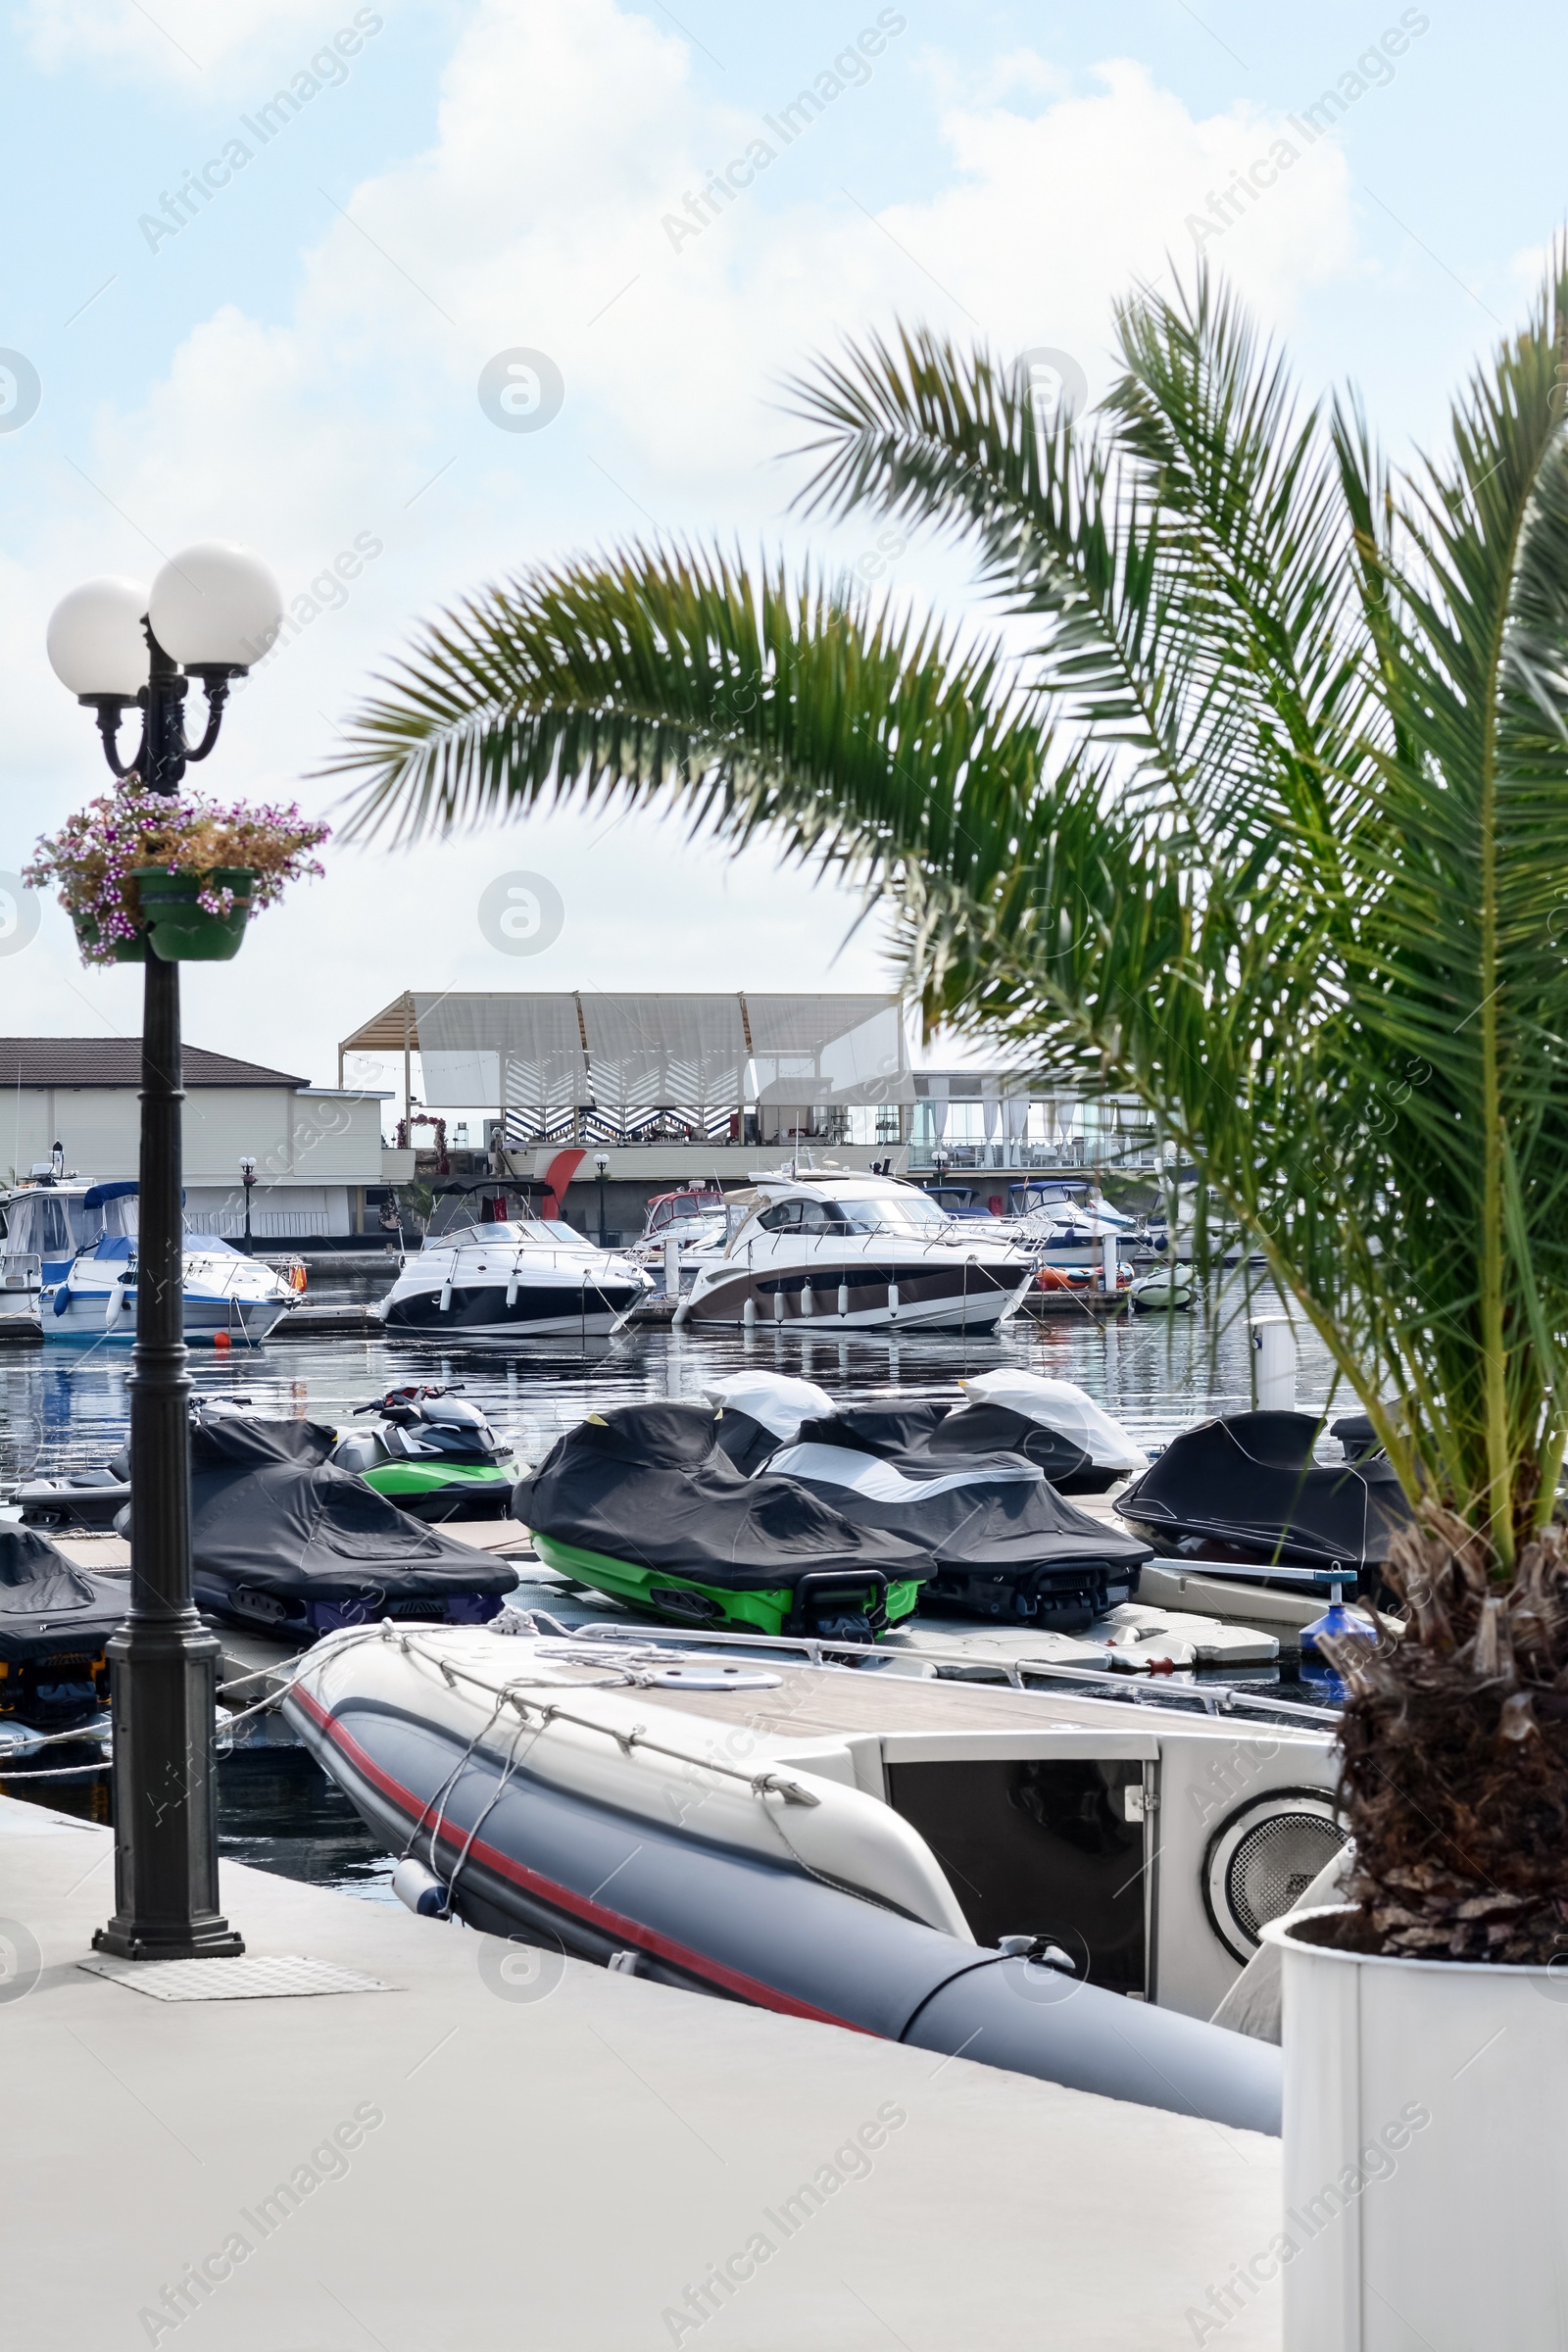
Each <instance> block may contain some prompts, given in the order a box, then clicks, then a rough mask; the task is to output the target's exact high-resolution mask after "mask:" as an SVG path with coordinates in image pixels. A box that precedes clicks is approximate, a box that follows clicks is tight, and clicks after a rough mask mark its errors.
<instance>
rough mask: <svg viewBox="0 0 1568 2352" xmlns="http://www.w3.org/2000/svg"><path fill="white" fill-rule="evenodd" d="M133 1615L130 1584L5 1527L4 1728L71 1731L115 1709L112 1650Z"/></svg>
mask: <svg viewBox="0 0 1568 2352" xmlns="http://www.w3.org/2000/svg"><path fill="white" fill-rule="evenodd" d="M129 1614H130V1588H129V1585H128V1582H127V1580H126V1579H125V1578H124V1577H114V1576H98V1575H94V1574H93V1573H92V1572H91V1571H90V1570H88V1569H86V1568H78V1567H76V1565H75V1564H74V1562H73V1561H71V1560H68V1559H67V1557H66V1555H65V1553H64V1552H63V1551H59V1550H57V1549H56V1547H55V1546H54V1544H51V1543H50V1542H49V1539H48V1537H47V1536H43V1535H40V1534H39V1533H38V1532H37V1531H36V1529H34V1528H29V1527H15V1526H11V1527H7V1526H0V1721H4V1720H6V1719H9V1718H16V1719H19V1720H21V1721H23V1722H27V1723H59V1724H61V1725H62V1726H63V1727H69V1725H70V1724H71V1723H73V1722H75V1721H77V1720H78V1719H81V1720H85V1719H88V1718H91V1717H92V1716H94V1715H96V1714H97V1713H98V1712H99V1710H100V1709H101V1708H103V1707H105V1706H107V1705H108V1703H109V1661H108V1658H107V1657H106V1656H105V1654H104V1653H105V1647H106V1644H107V1642H108V1641H109V1637H110V1635H111V1634H113V1633H115V1632H116V1631H117V1630H118V1629H119V1627H121V1626H122V1625H123V1624H124V1622H125V1619H126V1617H127V1616H128V1615H129Z"/></svg>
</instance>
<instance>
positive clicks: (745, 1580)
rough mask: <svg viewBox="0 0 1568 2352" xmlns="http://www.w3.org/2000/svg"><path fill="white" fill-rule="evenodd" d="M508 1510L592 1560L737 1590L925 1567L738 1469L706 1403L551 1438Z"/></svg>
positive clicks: (898, 1574) (804, 1497) (623, 1413)
mask: <svg viewBox="0 0 1568 2352" xmlns="http://www.w3.org/2000/svg"><path fill="white" fill-rule="evenodd" d="M512 1508H513V1513H514V1516H515V1517H516V1518H518V1519H520V1520H521V1521H522V1522H523V1524H524V1526H526V1527H529V1528H532V1529H533V1531H534V1533H535V1534H536V1535H541V1536H548V1537H554V1539H555V1540H556V1542H557V1543H558V1544H575V1545H577V1546H578V1548H579V1549H581V1550H583V1551H597V1552H598V1553H599V1554H600V1556H601V1557H602V1558H605V1559H612V1560H626V1561H630V1562H631V1563H633V1564H634V1565H635V1566H638V1567H642V1568H664V1569H668V1570H669V1571H670V1573H671V1574H672V1575H678V1576H683V1577H687V1578H689V1579H691V1580H692V1581H693V1582H694V1583H698V1584H705V1585H716V1586H718V1587H719V1588H720V1589H721V1590H727V1591H730V1592H736V1593H747V1592H766V1591H767V1590H769V1588H772V1587H777V1586H788V1585H789V1584H791V1583H792V1582H793V1580H794V1579H795V1578H796V1577H798V1576H805V1575H809V1574H814V1573H815V1572H817V1571H818V1570H821V1571H828V1572H833V1573H837V1572H839V1571H846V1572H853V1571H855V1570H857V1569H871V1570H874V1571H876V1572H877V1573H879V1574H881V1575H883V1576H886V1577H888V1578H890V1579H894V1578H899V1579H903V1578H909V1577H920V1576H923V1575H924V1574H925V1573H926V1568H927V1561H926V1557H925V1554H924V1552H923V1550H917V1549H916V1548H915V1546H914V1545H913V1544H905V1543H902V1542H901V1541H900V1540H899V1538H898V1537H896V1536H890V1535H885V1534H883V1533H882V1531H881V1530H880V1529H877V1528H872V1527H860V1526H856V1525H852V1524H851V1522H850V1521H849V1520H848V1519H846V1518H844V1517H843V1516H842V1515H841V1514H840V1513H839V1512H838V1511H836V1510H834V1509H833V1508H832V1507H831V1505H829V1504H828V1503H825V1502H823V1501H821V1500H820V1499H819V1498H818V1497H817V1496H816V1495H812V1494H809V1493H808V1491H807V1490H806V1488H805V1487H803V1486H800V1485H799V1484H797V1482H796V1481H795V1480H794V1479H792V1478H773V1477H769V1476H766V1475H763V1476H761V1477H760V1478H748V1477H746V1475H745V1473H744V1472H743V1471H741V1470H739V1469H737V1467H736V1466H735V1464H734V1463H733V1462H732V1461H731V1460H730V1459H729V1457H728V1456H727V1455H726V1454H725V1453H724V1452H722V1451H721V1450H720V1447H719V1444H718V1417H717V1415H716V1414H715V1413H714V1412H713V1411H712V1409H711V1407H710V1406H708V1405H706V1404H633V1405H623V1406H621V1407H619V1408H618V1409H617V1410H615V1411H614V1412H610V1413H605V1414H602V1415H601V1414H597V1413H596V1414H595V1415H593V1417H592V1418H591V1419H589V1420H587V1421H585V1422H583V1423H582V1425H581V1426H580V1428H577V1429H571V1430H568V1431H567V1432H566V1434H565V1436H564V1438H561V1439H560V1440H558V1442H557V1444H556V1446H554V1448H553V1449H552V1451H551V1452H550V1453H549V1454H547V1456H546V1457H545V1459H544V1461H543V1462H542V1463H541V1464H540V1466H539V1468H538V1469H537V1470H536V1471H535V1472H534V1473H533V1475H532V1477H531V1478H525V1479H522V1480H521V1481H520V1482H519V1483H518V1486H517V1489H516V1492H515V1495H514V1497H513V1504H512Z"/></svg>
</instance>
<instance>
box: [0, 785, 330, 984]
mask: <svg viewBox="0 0 1568 2352" xmlns="http://www.w3.org/2000/svg"><path fill="white" fill-rule="evenodd" d="M326 834H327V828H326V826H325V825H321V824H313V823H311V822H309V821H308V820H307V819H306V818H305V817H303V816H302V815H301V813H300V811H299V809H297V808H294V807H278V808H261V809H247V808H244V807H242V806H238V805H236V806H234V807H231V808H222V807H220V806H219V805H218V804H217V803H216V802H212V801H204V800H201V799H199V798H196V797H194V796H192V797H191V798H190V799H185V798H182V797H175V796H174V795H172V794H169V793H154V792H143V791H142V789H141V787H140V785H139V783H138V781H137V779H136V778H135V777H134V776H131V777H128V778H127V779H126V781H125V783H124V784H123V786H122V787H121V789H120V790H119V791H118V792H113V793H105V794H104V795H103V796H102V797H101V798H100V799H99V800H96V801H94V802H93V803H92V804H91V805H90V807H88V808H86V809H81V810H79V811H78V812H77V814H76V815H74V816H73V817H71V818H69V819H68V820H67V822H66V824H65V825H64V826H63V827H62V828H61V830H60V831H59V832H58V833H56V834H54V835H52V836H51V837H50V838H48V839H46V840H43V841H40V842H39V844H38V846H37V849H36V850H35V852H34V853H33V859H32V863H31V864H30V865H29V866H28V868H27V874H26V879H27V881H28V883H29V884H31V885H32V886H33V887H34V888H38V887H41V886H43V885H47V884H49V883H53V884H54V885H55V887H56V888H57V889H58V891H59V893H60V898H61V903H62V904H63V906H64V907H65V908H66V911H67V913H68V914H69V915H70V916H71V919H72V921H73V923H74V925H75V927H76V938H77V941H78V943H79V945H80V948H81V956H82V961H83V962H84V963H90V964H107V963H145V962H146V960H147V956H148V953H149V951H150V952H151V953H152V954H153V955H154V956H158V957H159V958H160V960H162V961H163V962H165V963H221V962H226V961H227V960H228V958H229V957H230V956H237V955H238V954H239V950H240V945H241V942H242V941H243V939H244V936H245V926H246V924H247V922H248V921H249V919H250V917H251V915H252V914H254V913H257V912H258V911H259V910H260V909H261V908H262V907H270V906H271V905H272V904H273V903H274V902H275V901H276V900H277V899H279V898H280V897H281V896H282V893H283V889H284V886H285V885H286V884H287V883H289V882H294V881H298V880H299V879H300V878H301V876H303V875H306V874H319V873H320V872H321V870H322V868H321V866H320V864H319V861H318V860H317V859H316V858H314V857H312V855H311V852H312V851H313V850H315V849H318V848H319V846H320V844H321V843H322V842H323V841H324V840H325V839H326Z"/></svg>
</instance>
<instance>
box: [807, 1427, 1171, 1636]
mask: <svg viewBox="0 0 1568 2352" xmlns="http://www.w3.org/2000/svg"><path fill="white" fill-rule="evenodd" d="M940 1410H941V1408H939V1407H931V1406H925V1405H911V1406H899V1407H888V1408H883V1407H880V1406H877V1407H864V1406H856V1407H851V1408H850V1409H849V1410H848V1411H845V1412H842V1413H832V1414H823V1415H821V1416H820V1417H819V1418H817V1419H815V1420H812V1421H806V1422H803V1423H802V1425H801V1430H800V1434H799V1436H798V1437H797V1439H796V1441H795V1443H794V1445H793V1446H786V1447H784V1448H783V1450H782V1451H781V1452H779V1453H778V1454H776V1455H775V1456H774V1460H775V1462H776V1464H777V1467H778V1469H779V1471H780V1472H781V1473H782V1474H783V1475H784V1476H786V1477H788V1478H793V1479H799V1480H800V1481H801V1483H802V1484H803V1485H805V1486H808V1487H809V1488H810V1489H811V1491H812V1493H813V1494H816V1495H821V1496H822V1498H823V1499H824V1501H830V1502H832V1503H833V1504H834V1506H835V1507H836V1508H837V1509H838V1510H840V1511H842V1512H843V1513H844V1515H845V1517H846V1518H848V1519H852V1520H853V1521H854V1522H855V1523H856V1525H857V1526H864V1527H869V1528H883V1529H885V1530H886V1531H887V1532H888V1533H889V1534H890V1535H898V1536H903V1537H904V1538H905V1539H906V1540H907V1542H908V1543H910V1544H917V1545H919V1546H920V1547H921V1548H922V1549H924V1550H925V1551H927V1552H928V1553H929V1555H930V1559H931V1564H932V1569H933V1572H934V1583H933V1586H932V1590H933V1592H934V1593H937V1594H946V1595H948V1596H949V1597H951V1598H953V1599H956V1600H961V1601H962V1602H964V1603H965V1605H967V1606H971V1607H980V1608H982V1609H983V1610H984V1611H985V1612H986V1613H987V1614H998V1613H1000V1611H1001V1609H1002V1608H1003V1607H1006V1608H1009V1609H1011V1608H1018V1609H1021V1610H1022V1612H1023V1613H1024V1614H1028V1615H1034V1614H1037V1613H1040V1612H1042V1611H1043V1612H1044V1613H1045V1614H1046V1615H1047V1616H1048V1617H1051V1618H1053V1619H1060V1618H1061V1615H1062V1612H1063V1610H1065V1611H1067V1612H1069V1613H1070V1614H1071V1615H1072V1617H1073V1620H1074V1622H1075V1623H1076V1622H1078V1621H1080V1620H1081V1621H1082V1622H1084V1623H1087V1622H1088V1621H1089V1617H1091V1616H1094V1615H1097V1614H1099V1613H1100V1612H1101V1611H1102V1610H1103V1609H1104V1608H1105V1607H1106V1606H1107V1605H1108V1602H1109V1597H1110V1593H1109V1588H1110V1586H1111V1585H1116V1586H1118V1587H1120V1588H1123V1590H1122V1591H1121V1592H1120V1593H1118V1597H1122V1598H1124V1597H1125V1588H1126V1587H1127V1586H1128V1585H1129V1584H1130V1583H1131V1582H1132V1581H1133V1580H1134V1579H1135V1578H1136V1576H1137V1573H1138V1570H1139V1569H1140V1567H1141V1566H1142V1565H1143V1563H1144V1561H1145V1560H1147V1559H1148V1558H1149V1557H1150V1546H1149V1545H1148V1544H1145V1543H1143V1542H1141V1541H1140V1540H1138V1539H1137V1538H1135V1537H1132V1536H1131V1535H1129V1534H1128V1533H1127V1532H1125V1531H1124V1530H1121V1529H1118V1528H1114V1527H1106V1526H1104V1525H1103V1524H1102V1522H1100V1521H1099V1520H1095V1519H1091V1518H1090V1517H1088V1515H1087V1514H1086V1513H1085V1512H1083V1511H1079V1510H1075V1509H1074V1507H1073V1505H1072V1504H1071V1503H1070V1502H1067V1501H1065V1500H1064V1499H1063V1497H1062V1496H1061V1495H1058V1494H1057V1493H1056V1491H1055V1489H1054V1486H1053V1485H1052V1483H1051V1481H1050V1480H1049V1479H1048V1478H1047V1477H1046V1476H1045V1474H1044V1473H1043V1471H1042V1470H1041V1469H1040V1466H1039V1464H1038V1463H1036V1462H1033V1461H1029V1460H1027V1459H1025V1457H1024V1456H1023V1455H1021V1454H1017V1453H1005V1452H986V1453H982V1452H973V1453H971V1452H969V1451H968V1450H967V1449H966V1448H961V1447H956V1446H945V1445H944V1444H943V1432H944V1430H945V1428H946V1426H947V1422H946V1420H945V1419H943V1418H938V1417H936V1416H937V1415H938V1414H939V1413H940ZM901 1441H903V1442H901ZM1074 1450H1075V1451H1076V1448H1074ZM1080 1587H1081V1588H1082V1589H1081V1590H1080ZM1086 1611H1087V1614H1085V1612H1086Z"/></svg>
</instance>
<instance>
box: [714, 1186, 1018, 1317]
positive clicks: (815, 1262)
mask: <svg viewBox="0 0 1568 2352" xmlns="http://www.w3.org/2000/svg"><path fill="white" fill-rule="evenodd" d="M727 1215H728V1219H729V1238H728V1239H727V1241H726V1242H725V1244H724V1246H723V1249H722V1250H711V1251H708V1252H705V1253H704V1254H703V1255H702V1256H701V1257H699V1258H698V1259H697V1260H696V1268H697V1271H696V1279H695V1281H694V1282H693V1285H692V1288H691V1290H690V1291H689V1292H688V1293H687V1295H686V1298H685V1299H684V1300H683V1302H682V1308H681V1319H682V1320H683V1321H684V1322H687V1323H689V1324H693V1325H696V1324H705V1323H730V1324H734V1323H755V1322H762V1323H809V1322H814V1323H817V1324H819V1325H825V1326H829V1327H831V1328H833V1329H836V1330H846V1329H857V1330H861V1331H893V1330H897V1331H916V1330H918V1331H969V1332H991V1331H995V1330H997V1329H998V1327H999V1326H1000V1325H1001V1324H1003V1323H1004V1322H1005V1320H1006V1318H1007V1317H1008V1316H1009V1315H1010V1314H1012V1313H1013V1312H1014V1311H1015V1310H1016V1308H1017V1307H1018V1305H1019V1303H1020V1301H1021V1299H1022V1298H1023V1295H1024V1292H1025V1291H1026V1290H1027V1289H1028V1287H1029V1284H1030V1283H1031V1281H1032V1280H1033V1279H1034V1272H1035V1261H1034V1259H1033V1257H1032V1256H1031V1254H1030V1253H1029V1251H1028V1250H1024V1249H1020V1248H1019V1247H1018V1245H1017V1244H1016V1243H1015V1242H1014V1241H1012V1240H1011V1239H1010V1238H1009V1237H1008V1236H1007V1235H1006V1234H1005V1233H1002V1232H1000V1231H996V1230H992V1231H986V1230H984V1229H982V1230H978V1231H977V1229H976V1225H975V1223H974V1222H973V1221H970V1220H967V1219H956V1218H953V1217H950V1216H948V1215H946V1214H945V1213H944V1211H943V1210H942V1209H941V1208H940V1207H939V1206H938V1204H937V1203H936V1202H935V1201H932V1200H930V1199H929V1198H928V1196H927V1195H926V1194H925V1193H923V1192H922V1191H921V1190H920V1188H919V1187H918V1185H913V1184H906V1183H904V1182H902V1181H901V1180H900V1179H899V1178H898V1177H895V1176H871V1175H865V1174H862V1173H860V1172H859V1171H858V1170H857V1169H850V1168H822V1169H813V1170H810V1171H809V1172H808V1171H802V1172H800V1173H794V1172H792V1171H790V1170H789V1169H781V1170H778V1171H776V1172H773V1173H764V1174H761V1175H757V1176H754V1177H753V1179H752V1188H751V1189H750V1190H749V1191H747V1192H744V1193H733V1194H731V1195H730V1197H729V1201H728V1204H727Z"/></svg>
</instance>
